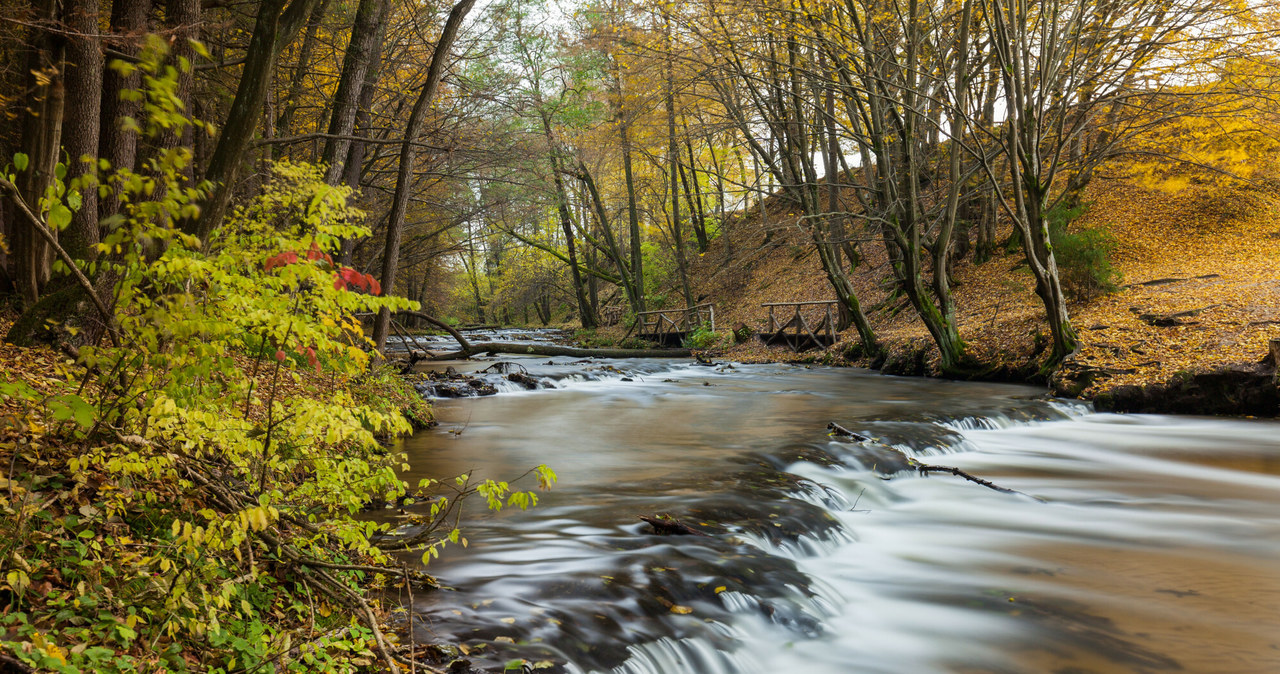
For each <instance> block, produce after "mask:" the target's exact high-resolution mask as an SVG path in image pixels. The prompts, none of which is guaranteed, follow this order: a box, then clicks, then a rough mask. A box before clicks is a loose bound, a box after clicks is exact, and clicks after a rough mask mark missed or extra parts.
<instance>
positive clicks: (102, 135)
mask: <svg viewBox="0 0 1280 674" xmlns="http://www.w3.org/2000/svg"><path fill="white" fill-rule="evenodd" d="M150 11H151V1H150V0H114V2H112V3H111V33H112V41H113V42H114V43H115V47H116V50H117V51H119V52H121V53H122V54H124V55H125V56H126V57H133V56H136V55H137V53H138V41H139V40H141V39H142V34H143V33H144V32H145V31H146V29H147V14H148V13H149V12H150ZM141 82H142V77H141V73H139V72H138V71H136V70H135V71H134V72H132V73H130V74H129V75H128V76H121V75H120V73H118V72H116V71H115V69H113V68H107V69H106V70H104V71H103V73H102V126H101V130H100V132H99V138H98V155H99V156H100V157H102V158H103V159H106V160H107V161H108V162H110V163H111V170H112V171H118V170H121V169H125V170H129V171H132V170H135V169H136V168H137V159H138V134H137V132H135V131H126V130H125V129H124V128H123V127H122V126H121V120H122V119H124V118H130V119H135V120H136V119H138V117H139V114H140V113H141V112H142V104H141V103H140V102H137V101H127V100H123V99H122V98H121V97H120V94H121V93H122V92H124V91H129V90H136V89H137V88H138V87H139V85H140V84H141ZM119 211H120V196H119V194H118V193H117V191H116V190H114V189H110V190H107V192H106V194H104V195H102V196H101V198H100V199H99V200H98V217H99V219H101V218H105V217H107V216H109V215H114V214H116V213H118V212H119Z"/></svg>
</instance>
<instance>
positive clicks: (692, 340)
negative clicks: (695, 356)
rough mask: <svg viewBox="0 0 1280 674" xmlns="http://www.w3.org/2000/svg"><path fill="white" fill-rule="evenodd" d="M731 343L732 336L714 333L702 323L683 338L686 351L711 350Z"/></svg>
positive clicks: (708, 326)
mask: <svg viewBox="0 0 1280 674" xmlns="http://www.w3.org/2000/svg"><path fill="white" fill-rule="evenodd" d="M732 341H733V336H732V335H726V334H723V333H719V332H716V331H715V330H712V329H711V326H710V325H708V324H706V323H704V324H702V325H700V326H698V329H697V330H694V331H693V332H691V333H689V336H688V337H685V338H684V346H685V348H687V349H713V348H717V347H720V346H724V345H725V344H726V343H731V342H732Z"/></svg>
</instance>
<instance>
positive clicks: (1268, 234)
mask: <svg viewBox="0 0 1280 674" xmlns="http://www.w3.org/2000/svg"><path fill="white" fill-rule="evenodd" d="M1085 200H1086V202H1088V203H1090V204H1091V208H1090V209H1089V211H1088V212H1087V213H1086V214H1085V215H1084V216H1083V217H1082V218H1081V219H1080V220H1079V221H1077V222H1076V223H1074V224H1073V229H1075V228H1098V227H1101V228H1105V229H1106V230H1107V231H1109V232H1110V233H1111V234H1112V235H1113V236H1114V237H1115V239H1116V248H1115V250H1114V252H1113V254H1112V256H1111V260H1112V262H1113V264H1114V266H1115V267H1116V269H1117V270H1118V271H1119V272H1120V273H1121V274H1122V276H1123V280H1122V281H1121V284H1122V286H1121V288H1120V289H1119V291H1117V292H1115V293H1113V294H1110V295H1106V296H1103V297H1101V298H1098V299H1095V300H1093V301H1090V302H1074V303H1072V305H1071V307H1070V310H1071V316H1072V319H1073V321H1074V324H1075V326H1076V327H1077V329H1078V331H1079V333H1080V337H1081V342H1082V348H1081V349H1080V351H1079V353H1077V354H1076V356H1075V357H1074V358H1072V359H1071V361H1070V362H1069V363H1068V364H1067V366H1066V367H1065V368H1064V372H1066V373H1070V375H1071V376H1069V377H1066V378H1059V379H1057V380H1056V383H1057V384H1058V389H1059V391H1061V392H1065V393H1067V394H1072V395H1082V396H1084V397H1091V398H1092V397H1098V396H1100V395H1104V394H1106V393H1107V392H1109V391H1113V390H1115V389H1116V387H1120V386H1128V385H1138V386H1149V385H1152V384H1156V383H1159V382H1166V381H1171V380H1175V379H1176V378H1178V377H1183V378H1186V377H1187V374H1188V373H1190V372H1194V371H1205V370H1213V369H1215V368H1222V367H1237V368H1238V367H1241V366H1244V365H1250V364H1254V363H1257V362H1258V361H1259V360H1260V359H1261V358H1262V357H1263V356H1264V355H1265V354H1266V353H1267V349H1268V341H1269V340H1270V339H1272V338H1280V275H1278V274H1277V262H1280V224H1277V220H1276V218H1275V213H1274V211H1273V208H1272V207H1270V206H1269V205H1268V201H1267V200H1266V199H1263V198H1261V197H1260V196H1259V195H1258V194H1257V193H1250V192H1248V191H1242V190H1233V189H1229V188H1223V187H1220V186H1214V187H1192V188H1189V189H1185V190H1183V191H1181V192H1179V193H1176V194H1168V193H1164V192H1161V191H1158V190H1153V189H1148V188H1144V187H1140V186H1138V185H1136V184H1134V183H1133V182H1130V181H1126V180H1121V179H1098V180H1095V181H1094V183H1093V184H1092V185H1091V186H1090V188H1089V190H1088V192H1087V193H1086V197H1085ZM766 204H767V205H768V213H767V217H764V218H761V217H759V214H758V210H756V211H755V212H754V213H753V216H754V217H750V218H741V217H740V218H736V219H733V220H731V221H730V223H729V224H728V226H727V228H726V229H727V230H728V244H729V245H728V246H727V247H726V240H725V239H726V237H721V238H719V239H717V240H716V241H715V242H714V243H713V245H712V246H711V248H710V249H709V250H708V251H707V252H706V253H705V254H703V255H702V256H701V257H699V259H698V260H697V261H696V262H695V264H694V269H693V273H692V276H693V278H696V279H702V282H701V284H700V285H699V287H698V288H697V294H698V295H700V296H701V297H703V298H705V299H704V300H703V301H709V302H714V303H715V305H716V310H717V318H718V321H717V322H718V323H719V324H720V326H722V327H733V326H737V325H739V324H745V325H747V326H749V327H751V328H754V329H756V330H760V329H762V328H763V327H764V326H765V324H766V321H767V316H768V310H767V309H765V308H763V307H761V304H762V303H765V302H786V301H800V300H824V299H830V298H832V297H833V296H834V295H833V293H832V291H831V289H830V287H829V285H828V283H827V281H826V277H825V275H824V274H823V272H822V269H821V265H820V263H819V261H818V257H817V253H816V252H815V251H814V250H813V247H812V245H811V243H810V241H809V240H808V236H807V234H805V233H804V232H803V231H801V229H800V228H799V227H798V225H797V219H796V218H795V216H794V215H792V214H790V213H787V212H786V210H785V208H783V207H782V204H781V202H780V201H779V200H777V199H774V200H770V201H767V202H766ZM1004 235H1007V231H1006V232H1004V233H1002V236H1004ZM859 249H860V252H861V253H862V255H863V256H864V261H863V263H862V265H861V266H860V267H859V268H858V270H857V271H856V273H855V274H854V282H855V285H856V287H857V289H858V296H859V298H860V300H861V301H862V303H863V306H864V308H866V309H867V311H868V314H869V317H870V319H871V321H872V323H873V325H874V326H875V329H876V333H877V334H878V335H879V336H880V338H881V339H882V340H883V341H884V342H885V344H886V345H887V346H888V347H889V348H890V350H891V352H895V353H899V354H901V352H903V351H910V350H913V349H916V350H923V351H924V354H925V355H924V358H925V361H926V363H925V364H926V367H927V368H928V369H931V370H933V371H936V365H935V361H936V360H937V355H936V350H935V349H934V348H933V347H932V343H931V342H930V341H929V339H928V333H927V332H926V330H925V328H924V327H923V325H922V324H921V323H920V321H919V320H918V318H917V317H916V316H915V314H914V312H913V311H912V309H911V308H910V307H909V306H905V302H904V301H902V300H899V301H897V302H890V303H886V302H885V300H886V297H887V296H888V288H887V284H886V283H884V278H885V277H886V276H887V275H888V273H889V269H888V268H887V260H886V259H885V254H884V249H883V246H881V245H880V244H879V243H878V242H874V241H868V242H863V243H860V244H859ZM954 275H955V280H956V287H955V299H956V306H957V319H958V322H959V326H960V333H961V336H962V337H963V338H964V339H965V341H966V343H967V344H968V346H969V348H970V349H971V351H972V352H973V353H974V354H976V355H978V356H979V357H981V358H982V359H984V360H985V361H987V362H989V363H992V364H997V365H1000V364H1004V365H1010V366H1016V365H1018V364H1021V363H1024V362H1026V360H1027V359H1028V358H1030V357H1031V356H1032V355H1033V354H1034V353H1035V349H1036V345H1037V337H1036V336H1037V334H1038V333H1043V332H1044V327H1043V307H1042V305H1041V304H1040V302H1039V300H1038V298H1037V297H1036V296H1035V295H1034V294H1033V293H1032V285H1033V281H1032V278H1031V275H1030V274H1029V273H1028V272H1027V270H1026V268H1025V266H1024V265H1023V262H1022V255H1021V253H1020V252H1019V253H1015V254H999V255H997V257H996V258H995V259H993V260H991V261H989V262H987V263H985V264H982V265H975V264H973V262H972V259H971V258H966V259H964V260H962V261H960V262H959V263H958V264H956V266H955V274H954ZM856 340H857V335H856V333H855V332H854V331H853V330H852V329H850V330H847V331H845V333H843V334H842V335H841V339H840V342H839V343H838V344H837V345H836V346H835V347H833V348H832V349H829V350H828V352H827V353H826V354H822V355H820V356H818V355H816V354H815V353H814V352H810V353H808V354H804V355H803V356H799V357H801V358H805V359H810V358H814V357H818V358H820V359H822V360H825V361H828V362H833V361H841V360H843V355H844V354H845V353H846V352H847V351H848V347H850V346H852V345H854V344H855V343H856ZM730 355H731V357H734V358H740V359H747V360H754V359H771V360H774V359H794V358H797V356H795V355H794V354H790V353H789V352H788V351H787V350H786V349H784V348H780V347H774V348H766V347H763V346H762V345H760V344H758V343H748V344H743V345H739V346H737V347H735V348H734V350H733V351H732V352H731V354H730Z"/></svg>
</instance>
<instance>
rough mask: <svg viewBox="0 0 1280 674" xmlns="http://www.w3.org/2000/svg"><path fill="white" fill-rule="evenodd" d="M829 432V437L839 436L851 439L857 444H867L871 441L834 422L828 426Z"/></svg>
mask: <svg viewBox="0 0 1280 674" xmlns="http://www.w3.org/2000/svg"><path fill="white" fill-rule="evenodd" d="M827 431H829V433H828V435H838V436H840V437H842V438H849V439H851V440H855V441H857V442H866V441H868V440H870V439H871V438H869V437H867V436H865V435H862V434H860V433H854V432H853V431H851V430H849V429H847V428H845V427H844V426H841V425H840V424H837V423H836V422H834V421H832V422H831V423H829V424H827Z"/></svg>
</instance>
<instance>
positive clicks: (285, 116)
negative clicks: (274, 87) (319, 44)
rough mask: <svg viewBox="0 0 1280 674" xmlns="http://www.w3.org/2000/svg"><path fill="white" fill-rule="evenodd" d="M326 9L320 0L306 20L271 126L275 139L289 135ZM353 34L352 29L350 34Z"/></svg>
mask: <svg viewBox="0 0 1280 674" xmlns="http://www.w3.org/2000/svg"><path fill="white" fill-rule="evenodd" d="M328 8H329V0H320V2H319V3H318V4H317V5H316V7H315V9H313V10H312V11H311V17H310V18H309V19H307V31H306V33H304V34H303V36H302V47H301V48H299V49H298V60H297V65H296V66H295V67H294V69H293V76H292V77H291V78H289V90H288V91H287V92H286V93H285V96H284V101H283V102H282V103H281V104H280V107H281V108H282V109H281V111H280V114H279V115H277V116H276V118H275V122H274V124H273V125H274V128H275V135H276V137H284V136H289V135H291V134H290V130H291V129H292V128H293V117H294V115H295V114H297V112H298V97H299V96H301V94H302V89H303V81H304V80H305V79H306V76H307V65H308V64H310V63H311V52H313V51H315V46H316V41H317V40H316V33H317V32H318V31H319V30H320V22H321V21H322V20H323V19H324V14H325V11H326V10H328ZM354 33H355V29H354V28H353V29H352V34H353V35H354Z"/></svg>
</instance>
